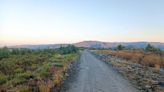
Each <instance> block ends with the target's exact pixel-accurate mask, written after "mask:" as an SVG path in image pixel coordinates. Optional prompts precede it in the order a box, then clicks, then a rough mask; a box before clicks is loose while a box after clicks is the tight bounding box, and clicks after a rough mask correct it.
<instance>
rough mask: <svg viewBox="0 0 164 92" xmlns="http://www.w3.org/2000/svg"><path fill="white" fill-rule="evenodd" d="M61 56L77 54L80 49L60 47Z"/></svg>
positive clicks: (71, 46) (70, 46) (69, 46)
mask: <svg viewBox="0 0 164 92" xmlns="http://www.w3.org/2000/svg"><path fill="white" fill-rule="evenodd" d="M58 51H59V52H60V53H61V54H69V53H76V52H77V51H78V48H76V47H75V46H73V45H68V46H67V47H60V48H59V50H58Z"/></svg>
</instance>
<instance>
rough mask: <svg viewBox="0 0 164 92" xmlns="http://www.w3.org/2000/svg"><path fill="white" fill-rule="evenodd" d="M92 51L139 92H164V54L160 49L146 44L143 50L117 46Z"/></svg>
mask: <svg viewBox="0 0 164 92" xmlns="http://www.w3.org/2000/svg"><path fill="white" fill-rule="evenodd" d="M93 51H94V54H95V55H96V56H97V57H98V58H99V59H101V60H102V61H105V62H107V64H111V65H112V66H113V67H114V68H115V69H117V70H118V72H120V73H121V74H122V75H124V76H125V77H126V78H127V79H129V80H130V82H131V83H133V84H134V85H135V86H136V87H137V88H138V89H139V90H141V92H164V72H163V69H164V52H163V51H161V50H160V49H158V48H155V47H153V46H151V45H150V44H148V45H147V46H146V48H145V49H127V48H124V47H123V46H121V45H119V46H118V47H117V48H115V49H114V50H111V49H106V50H93ZM161 70H162V71H161Z"/></svg>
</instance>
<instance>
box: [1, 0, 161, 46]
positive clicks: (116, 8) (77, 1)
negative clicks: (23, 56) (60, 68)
mask: <svg viewBox="0 0 164 92" xmlns="http://www.w3.org/2000/svg"><path fill="white" fill-rule="evenodd" d="M83 40H98V41H105V42H115V41H116V42H132V41H150V42H164V0H0V45H16V44H47V43H52V44H53V43H74V42H79V41H83Z"/></svg>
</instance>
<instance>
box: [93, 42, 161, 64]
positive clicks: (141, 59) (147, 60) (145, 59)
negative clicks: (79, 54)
mask: <svg viewBox="0 0 164 92" xmlns="http://www.w3.org/2000/svg"><path fill="white" fill-rule="evenodd" d="M96 52H97V53H101V54H109V55H112V56H116V57H119V58H123V59H126V60H130V61H132V62H134V63H138V64H141V65H145V66H149V67H155V66H158V67H164V52H162V51H161V50H160V49H158V48H155V47H153V46H151V45H150V44H148V46H147V47H146V48H145V49H124V47H123V46H121V45H119V46H118V47H117V49H116V50H97V51H96Z"/></svg>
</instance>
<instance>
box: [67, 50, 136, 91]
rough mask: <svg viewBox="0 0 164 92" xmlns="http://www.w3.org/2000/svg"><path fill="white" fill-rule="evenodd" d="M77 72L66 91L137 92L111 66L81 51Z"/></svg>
mask: <svg viewBox="0 0 164 92" xmlns="http://www.w3.org/2000/svg"><path fill="white" fill-rule="evenodd" d="M79 62H80V65H79V69H80V70H79V72H78V74H77V76H76V78H75V79H74V81H71V83H68V84H69V87H68V88H67V89H66V92H139V91H138V90H137V89H136V88H134V87H133V86H132V85H131V84H130V83H129V82H128V81H127V80H126V79H124V78H123V77H122V76H121V75H120V74H119V73H117V72H116V71H115V70H114V69H113V68H112V67H110V66H108V65H107V64H105V63H104V62H102V61H100V60H98V59H96V58H95V57H94V56H93V55H92V54H90V53H89V52H88V51H83V52H81V58H80V61H79Z"/></svg>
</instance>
